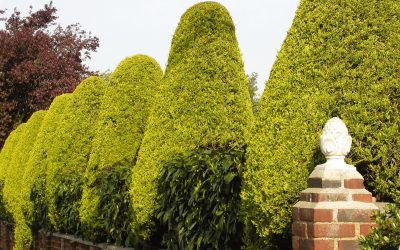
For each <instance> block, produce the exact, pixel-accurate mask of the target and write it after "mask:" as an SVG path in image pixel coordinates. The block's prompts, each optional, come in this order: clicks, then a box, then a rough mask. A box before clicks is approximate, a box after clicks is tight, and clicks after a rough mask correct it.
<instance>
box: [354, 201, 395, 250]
mask: <svg viewBox="0 0 400 250" xmlns="http://www.w3.org/2000/svg"><path fill="white" fill-rule="evenodd" d="M374 217H375V222H376V224H377V227H376V228H374V229H372V230H371V231H370V233H369V234H368V236H367V237H364V236H361V239H360V245H361V249H364V250H374V249H383V250H398V249H399V246H400V206H399V205H398V204H397V205H396V204H394V203H393V204H388V205H387V206H386V207H385V210H384V211H381V212H378V213H376V214H375V215H374Z"/></svg>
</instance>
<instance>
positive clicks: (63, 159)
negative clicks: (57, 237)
mask: <svg viewBox="0 0 400 250" xmlns="http://www.w3.org/2000/svg"><path fill="white" fill-rule="evenodd" d="M104 86H105V83H104V81H103V80H102V79H101V78H99V77H89V78H87V79H86V80H84V81H82V82H81V83H80V84H79V85H78V87H77V88H76V90H75V91H74V93H73V94H72V97H71V100H70V101H69V102H68V103H67V105H66V107H65V109H64V116H63V118H62V120H61V121H60V122H59V124H58V128H57V130H56V134H55V137H54V139H53V146H52V148H51V149H50V150H49V153H48V159H49V160H48V162H49V164H48V166H47V176H46V190H45V196H46V197H45V199H46V206H47V209H48V216H49V219H50V222H51V224H52V226H54V229H55V230H56V231H58V232H61V233H69V234H75V235H78V234H81V233H82V231H81V223H80V220H79V207H80V202H81V198H82V188H83V182H84V178H83V175H84V173H85V170H86V165H87V162H88V159H89V155H90V150H91V144H92V139H93V137H94V134H95V128H94V126H93V124H96V123H97V116H98V113H99V109H100V101H101V97H102V96H103V90H104Z"/></svg>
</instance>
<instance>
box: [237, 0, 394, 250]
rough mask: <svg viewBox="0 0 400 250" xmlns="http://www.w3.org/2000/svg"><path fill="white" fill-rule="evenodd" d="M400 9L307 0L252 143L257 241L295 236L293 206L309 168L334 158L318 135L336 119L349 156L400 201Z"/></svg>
mask: <svg viewBox="0 0 400 250" xmlns="http://www.w3.org/2000/svg"><path fill="white" fill-rule="evenodd" d="M399 13H400V2H398V1H393V0H384V1H377V0H372V1H361V0H350V1H333V0H324V1H309V0H303V1H301V3H300V5H299V8H298V10H297V13H296V16H295V19H294V21H293V24H292V27H291V28H290V30H289V32H288V35H287V37H286V39H285V41H284V43H283V45H282V48H281V50H280V52H279V53H278V56H277V60H276V62H275V64H274V66H273V68H272V71H271V74H270V78H269V80H268V82H267V84H266V87H265V90H264V94H263V96H262V98H261V103H260V108H259V111H258V117H257V119H256V128H255V132H254V137H253V138H252V140H251V142H250V143H249V145H248V148H247V149H248V154H247V166H246V169H247V171H246V172H245V174H244V183H243V188H242V190H243V191H242V199H243V211H245V212H246V213H247V214H248V215H247V217H246V231H247V232H248V233H247V239H248V240H247V243H248V247H251V246H253V245H257V244H261V246H263V245H270V243H271V239H272V238H274V235H278V236H279V237H283V235H284V234H286V235H287V237H288V238H289V239H290V232H289V225H290V222H291V206H292V205H293V204H294V203H295V202H296V201H297V199H298V196H299V193H300V191H301V190H303V189H304V188H306V180H307V176H308V175H309V172H310V171H311V170H312V169H313V168H314V167H315V166H316V165H317V164H320V163H322V162H323V161H324V160H323V159H322V157H321V155H320V153H319V148H318V138H319V134H320V132H321V128H322V126H323V124H324V122H326V120H328V119H329V118H331V117H333V116H339V117H340V118H341V119H342V120H343V121H344V122H345V123H346V125H347V126H348V128H349V131H350V134H351V136H352V138H353V146H352V150H351V152H350V155H349V159H348V161H349V163H350V164H353V165H355V166H356V167H357V168H358V170H359V171H360V172H361V173H362V174H363V175H364V177H365V179H366V184H367V187H368V189H369V190H372V191H373V192H374V194H377V195H378V196H379V197H381V199H387V200H389V201H390V200H396V199H399V197H400V196H399V193H398V192H399V190H400V189H399V187H400V186H399V184H400V181H399V177H398V172H396V171H395V169H396V168H397V169H398V167H399V165H398V164H399V162H400V154H399V151H398V148H399V146H400V145H399V144H400V141H399V139H400V130H399V129H398V123H399V119H400V114H399V113H400V112H399V108H398V107H399V102H400V98H399V96H400V84H399V83H398V79H400V70H399V65H400V63H399V62H400V47H399V46H398V43H399V41H400V19H399V18H398V16H399ZM251 232H255V235H254V234H252V233H251ZM279 237H278V238H279ZM255 239H258V240H255ZM275 239H276V238H275Z"/></svg>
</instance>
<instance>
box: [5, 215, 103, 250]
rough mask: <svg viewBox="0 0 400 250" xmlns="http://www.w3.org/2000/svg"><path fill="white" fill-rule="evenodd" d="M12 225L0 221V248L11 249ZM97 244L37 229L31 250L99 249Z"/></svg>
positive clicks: (12, 243) (12, 242)
mask: <svg viewBox="0 0 400 250" xmlns="http://www.w3.org/2000/svg"><path fill="white" fill-rule="evenodd" d="M12 231H13V229H12V226H11V225H7V224H5V223H3V222H1V221H0V250H12V247H13V245H14V241H13V235H12ZM100 249H102V248H101V247H99V246H96V245H94V244H92V243H91V242H87V241H83V240H81V239H77V238H74V237H71V236H68V235H61V234H48V233H46V232H44V231H39V232H37V233H36V234H35V235H34V244H33V250H100Z"/></svg>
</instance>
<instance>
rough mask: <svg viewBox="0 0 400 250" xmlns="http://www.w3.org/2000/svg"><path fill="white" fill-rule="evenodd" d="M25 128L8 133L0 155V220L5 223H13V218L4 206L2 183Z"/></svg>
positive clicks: (22, 126) (20, 126)
mask: <svg viewBox="0 0 400 250" xmlns="http://www.w3.org/2000/svg"><path fill="white" fill-rule="evenodd" d="M25 126H26V124H25V123H22V124H20V125H18V127H17V128H16V129H15V130H13V131H12V132H11V133H10V135H9V136H8V137H7V139H6V141H5V143H4V146H3V148H2V150H1V153H0V198H1V200H0V219H1V220H2V221H5V222H13V218H12V215H11V214H10V212H9V211H8V210H7V209H6V206H5V204H4V184H5V183H4V182H5V178H6V176H7V172H8V168H9V166H10V162H11V161H12V159H13V154H14V152H15V145H17V144H18V142H19V141H20V140H22V139H23V138H22V136H21V135H22V134H23V133H24V131H25Z"/></svg>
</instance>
